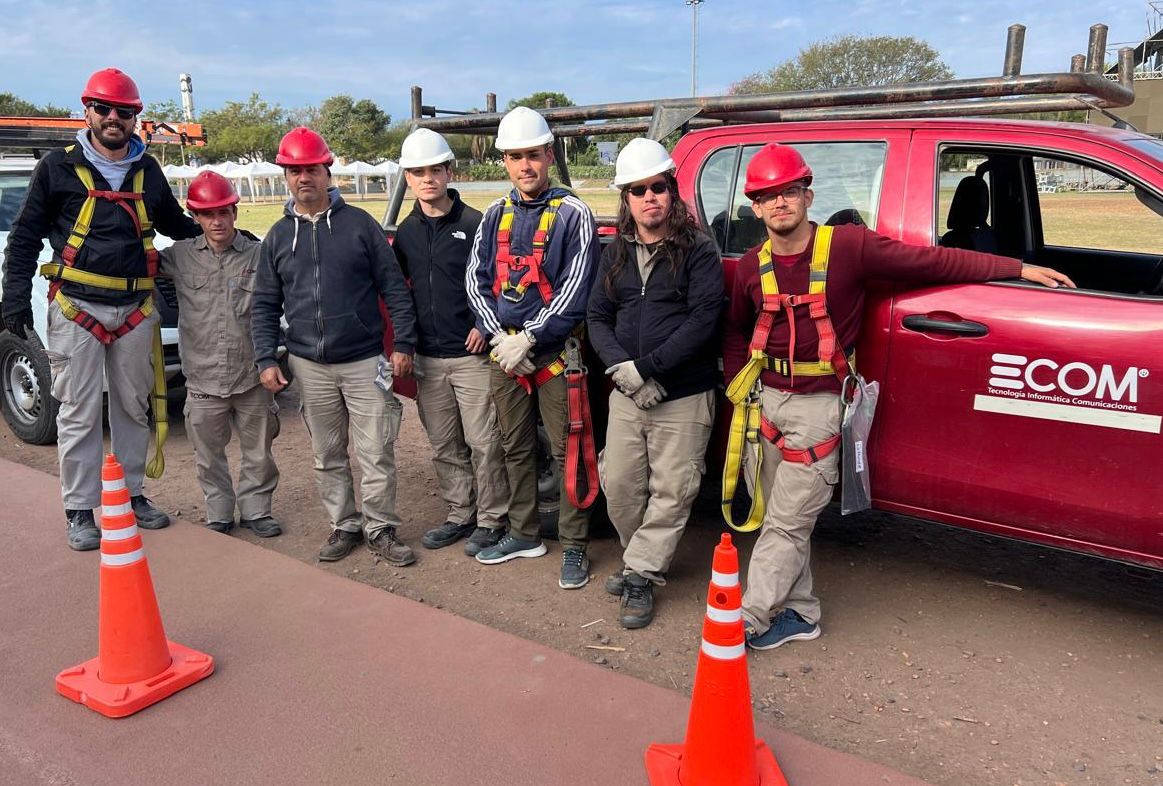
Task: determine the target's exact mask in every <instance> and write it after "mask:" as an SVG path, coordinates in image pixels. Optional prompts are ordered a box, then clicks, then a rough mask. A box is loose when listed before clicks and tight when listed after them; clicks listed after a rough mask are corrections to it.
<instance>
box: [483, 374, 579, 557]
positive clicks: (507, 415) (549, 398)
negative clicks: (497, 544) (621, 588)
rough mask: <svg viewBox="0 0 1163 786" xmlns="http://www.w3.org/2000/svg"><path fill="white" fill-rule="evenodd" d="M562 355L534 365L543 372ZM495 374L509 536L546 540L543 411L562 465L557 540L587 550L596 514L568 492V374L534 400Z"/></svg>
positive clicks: (508, 379)
mask: <svg viewBox="0 0 1163 786" xmlns="http://www.w3.org/2000/svg"><path fill="white" fill-rule="evenodd" d="M558 354H559V353H557V352H547V353H541V354H539V355H534V356H533V364H534V365H536V366H537V367H538V368H541V367H542V366H546V365H548V364H550V363H552V362H553V360H554V359H555V358H556V357H557V356H558ZM489 374H490V375H491V376H490V383H491V388H492V392H493V401H494V402H495V403H496V405H497V418H498V420H499V422H500V424H501V445H502V447H503V448H504V451H505V470H506V472H507V474H508V478H509V532H510V533H511V534H512V535H513V536H514V537H518V538H521V539H523V540H540V539H541V536H540V535H539V534H538V533H539V530H540V527H539V520H538V516H537V413H538V412H540V413H541V420H542V422H544V424H545V431H546V433H547V434H548V435H549V444H550V447H551V449H552V452H553V459H554V462H555V463H556V465H557V477H558V486H557V488H558V496H559V498H560V507H559V509H558V513H557V538H558V540H559V541H560V543H561V547H562V548H563V549H581V550H582V551H585V549H586V546H587V545H588V544H589V540H590V537H589V534H590V512H589V510H579V509H578V508H576V507H574V505H573V503H572V502H570V501H569V496H568V495H567V494H566V493H565V434H566V426H567V425H568V424H567V420H568V419H567V413H566V398H567V396H566V386H565V375H564V374H559V375H558V376H556V377H554V378H553V379H551V380H549V381H548V382H546V383H545V384H544V385H542V386H541V387H539V388H537V389H536V390H535V391H534V392H533V395H532V396H530V395H529V394H527V393H526V392H525V389H524V388H522V387H521V386H520V385H518V384H517V383H516V382H514V381H513V379H512V378H511V377H509V375H508V374H506V373H505V372H504V371H502V370H501V367H500V366H498V365H497V364H495V363H493V364H491V366H490V370H489ZM534 407H536V409H534Z"/></svg>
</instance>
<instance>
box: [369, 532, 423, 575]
mask: <svg viewBox="0 0 1163 786" xmlns="http://www.w3.org/2000/svg"><path fill="white" fill-rule="evenodd" d="M367 550H368V551H370V552H371V553H372V554H374V555H375V556H377V557H379V558H380V559H382V560H384V562H387V563H388V564H389V565H395V566H397V567H401V568H402V567H403V566H405V565H411V564H412V563H413V562H415V561H416V554H415V553H414V552H413V551H412V547H411V546H408V545H406V544H405V543H404V541H402V540H400V538H399V537H398V536H397V535H396V528H395V527H384V528H383V529H382V530H380V531H379V533H378V534H377V535H376V536H375V537H374V538H372V539H371V540H369V541H368V542H367Z"/></svg>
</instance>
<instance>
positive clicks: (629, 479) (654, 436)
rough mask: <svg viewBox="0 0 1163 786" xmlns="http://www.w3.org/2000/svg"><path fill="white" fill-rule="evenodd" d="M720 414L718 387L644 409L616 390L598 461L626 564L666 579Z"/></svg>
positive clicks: (662, 580)
mask: <svg viewBox="0 0 1163 786" xmlns="http://www.w3.org/2000/svg"><path fill="white" fill-rule="evenodd" d="M714 419H715V394H714V391H710V390H708V391H706V392H705V393H696V394H694V395H691V396H684V397H683V398H680V399H675V400H674V401H664V402H663V403H661V404H659V405H657V406H655V407H653V408H651V409H639V408H638V407H637V406H636V405H635V404H634V401H633V399H631V398H630V397H629V396H625V395H623V394H622V393H621V392H619V391H617V390H615V391H613V392H612V393H611V394H610V421H609V426H608V428H607V430H606V447H605V449H604V450H603V451H602V455H601V458H600V460H599V461H598V469H599V472H600V474H601V478H602V490H603V491H605V492H606V508H607V510H608V511H609V514H610V521H612V522H613V524H614V528H615V529H617V530H618V536H619V537H620V538H621V540H622V548H623V549H624V550H625V553H624V554H623V555H622V562H623V563H624V564H625V566H626V570H629V571H633V572H634V573H637V574H638V575H639V576H642V577H644V578H647V579H650V580H651V581H652V582H654V583H656V584H660V585H661V584H665V583H666V571H667V570H668V569H669V568H670V561H671V560H672V559H673V558H674V553H675V551H676V550H677V549H678V542H679V540H680V539H681V538H682V533H683V531H684V530H685V529H686V524H687V519H689V518H690V512H691V505H692V504H693V503H694V500H695V497H696V496H697V495H698V493H699V483H700V482H701V481H702V478H703V472H705V471H706V461H705V454H706V452H707V440H709V439H710V437H711V426H712V424H713V423H714Z"/></svg>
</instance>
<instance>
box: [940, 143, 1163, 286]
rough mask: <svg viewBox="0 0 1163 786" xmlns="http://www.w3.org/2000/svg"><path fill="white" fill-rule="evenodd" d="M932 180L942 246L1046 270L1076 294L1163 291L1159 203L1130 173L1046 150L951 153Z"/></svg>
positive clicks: (943, 154)
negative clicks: (1065, 279) (1063, 278)
mask: <svg viewBox="0 0 1163 786" xmlns="http://www.w3.org/2000/svg"><path fill="white" fill-rule="evenodd" d="M938 178H939V181H938V183H939V188H938V193H937V219H938V221H939V222H943V223H942V224H940V225H939V226H938V227H937V229H938V233H937V234H938V237H939V238H940V241H939V242H940V245H943V246H949V247H953V248H968V249H972V250H976V251H984V252H986V253H991V254H1000V255H1003V256H1010V257H1013V258H1015V259H1021V260H1023V261H1025V262H1034V263H1037V264H1040V265H1047V266H1049V267H1053V268H1055V269H1057V270H1061V271H1062V272H1063V273H1066V274H1067V275H1069V276H1070V277H1071V278H1072V279H1073V280H1074V282H1075V283H1076V284H1077V285H1078V286H1079V287H1080V288H1082V289H1091V290H1097V291H1101V292H1110V293H1118V294H1124V295H1157V294H1163V292H1161V291H1160V284H1161V279H1163V243H1160V240H1159V238H1160V237H1163V215H1161V212H1163V211H1161V210H1160V209H1159V206H1160V205H1163V202H1161V201H1160V199H1159V195H1157V194H1155V193H1153V192H1150V191H1148V190H1147V188H1146V187H1145V186H1143V185H1141V184H1136V183H1133V182H1131V180H1130V179H1129V177H1127V176H1124V175H1120V174H1119V173H1118V172H1116V171H1112V170H1107V169H1102V168H1099V166H1098V165H1092V164H1090V163H1088V162H1086V161H1082V160H1077V159H1074V158H1071V157H1069V156H1067V155H1062V156H1056V155H1047V154H1046V152H1045V151H1044V150H1038V151H1033V150H1030V151H1022V150H1012V149H1006V150H1000V149H978V150H974V149H969V148H954V147H949V148H946V149H943V150H942V151H941V156H940V160H939V168H938Z"/></svg>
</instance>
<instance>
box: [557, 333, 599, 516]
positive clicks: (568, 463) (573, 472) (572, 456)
mask: <svg viewBox="0 0 1163 786" xmlns="http://www.w3.org/2000/svg"><path fill="white" fill-rule="evenodd" d="M565 358H566V360H565V385H566V392H567V394H568V398H567V401H566V403H567V406H568V409H567V412H566V416H567V417H568V419H569V427H568V430H567V431H566V438H565V493H566V496H568V497H569V501H570V502H571V503H572V504H573V506H574V507H576V508H578V509H584V508H588V507H589V506H590V505H592V504H594V500H595V499H597V497H598V486H599V483H598V457H597V452H596V451H595V449H594V428H593V422H592V421H591V419H590V392H589V384H588V383H587V381H586V375H587V371H586V367H585V365H584V364H583V363H582V361H581V344H580V342H578V340H577V339H576V338H570V339H568V340H567V341H566V342H565ZM581 472H584V473H585V489H586V491H585V496H584V497H579V496H578V475H579V474H580V473H581Z"/></svg>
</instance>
